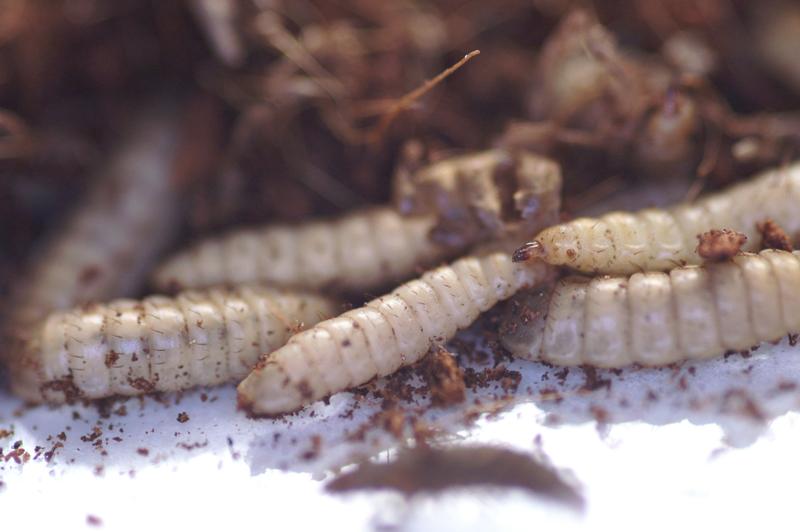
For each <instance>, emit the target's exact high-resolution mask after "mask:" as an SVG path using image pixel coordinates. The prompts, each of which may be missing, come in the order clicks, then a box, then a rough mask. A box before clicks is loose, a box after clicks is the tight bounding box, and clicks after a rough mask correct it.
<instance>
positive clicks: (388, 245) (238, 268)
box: [153, 207, 458, 292]
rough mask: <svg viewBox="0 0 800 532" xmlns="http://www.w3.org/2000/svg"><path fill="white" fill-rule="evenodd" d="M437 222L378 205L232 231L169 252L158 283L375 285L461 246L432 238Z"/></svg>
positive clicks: (342, 288) (168, 286)
mask: <svg viewBox="0 0 800 532" xmlns="http://www.w3.org/2000/svg"><path fill="white" fill-rule="evenodd" d="M432 227H433V219H431V218H428V217H410V218H404V217H402V216H400V215H399V214H397V213H396V212H394V210H392V209H391V208H389V207H379V208H373V209H368V210H363V211H358V212H355V213H352V214H349V215H346V216H344V217H342V218H339V219H336V220H320V221H314V222H309V223H304V224H299V225H269V226H266V227H262V228H252V229H245V230H238V231H233V232H231V233H228V234H227V235H223V236H221V237H219V238H210V239H207V240H204V241H201V242H199V243H198V244H196V245H195V246H193V247H191V248H190V249H188V250H186V251H182V252H179V253H177V254H176V255H174V256H173V257H171V258H169V259H167V261H166V262H164V263H163V264H162V265H161V267H160V268H159V269H158V270H157V271H156V273H155V276H154V278H153V284H154V285H155V287H156V288H157V289H158V290H160V291H174V290H175V289H176V288H177V289H183V288H200V287H206V286H213V285H218V284H236V283H243V282H268V283H270V284H274V285H278V286H291V287H301V288H308V289H331V290H333V291H337V292H357V291H362V290H368V289H371V288H376V287H379V286H381V285H383V284H387V283H390V282H392V281H398V280H401V279H404V278H408V277H409V276H411V275H412V274H413V273H414V271H415V269H416V268H417V267H418V266H431V265H433V264H435V263H436V262H438V261H440V260H445V259H447V258H448V257H449V256H451V255H452V254H454V253H455V252H457V251H458V250H454V249H452V248H446V247H442V246H437V245H436V244H434V243H432V242H430V240H429V238H428V232H429V231H430V230H431V228H432Z"/></svg>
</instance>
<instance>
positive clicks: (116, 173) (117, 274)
mask: <svg viewBox="0 0 800 532" xmlns="http://www.w3.org/2000/svg"><path fill="white" fill-rule="evenodd" d="M177 126H178V123H177V120H176V117H175V116H174V113H170V112H165V111H164V110H163V109H162V108H161V107H157V108H153V109H149V110H146V111H145V112H143V113H142V117H141V118H140V119H139V120H138V122H137V123H135V124H134V125H133V127H132V128H131V130H130V131H129V132H128V135H127V137H126V138H123V139H122V140H121V142H120V148H119V149H118V150H117V152H116V153H114V154H112V156H111V157H110V159H109V161H108V163H107V166H105V167H104V168H102V169H101V170H100V171H99V175H98V176H97V184H96V185H95V187H94V188H93V189H92V190H91V191H90V193H89V197H88V198H87V200H86V202H85V203H84V204H83V205H81V206H80V207H79V208H78V209H77V210H76V211H75V212H74V213H73V215H72V217H71V218H69V219H68V220H67V221H66V223H64V224H63V226H62V227H61V228H60V230H59V232H58V233H57V234H54V235H51V238H50V239H49V240H47V241H46V243H45V245H44V246H43V248H42V249H40V250H39V253H37V254H35V256H34V260H33V261H32V262H31V265H30V267H29V270H28V273H27V275H26V277H25V279H23V280H21V282H20V283H19V287H18V289H17V290H16V291H15V293H14V297H13V300H12V302H11V303H10V304H9V305H8V308H7V311H8V315H9V321H10V323H11V325H10V327H11V329H12V330H11V333H12V334H13V335H15V336H16V335H18V334H23V335H24V334H25V332H26V330H27V329H28V328H29V327H30V326H32V325H33V324H34V323H36V322H37V321H39V320H40V319H42V318H43V317H44V316H46V315H47V314H48V313H50V312H51V311H53V310H56V309H64V308H70V307H72V306H75V305H79V304H81V303H85V302H89V301H101V300H106V299H109V298H111V297H123V296H128V295H133V293H134V292H136V291H137V290H138V289H139V288H140V287H141V284H142V281H143V280H144V279H145V278H146V273H145V272H146V270H148V269H149V268H150V267H152V264H153V262H154V261H155V257H156V256H157V255H158V254H159V253H160V252H161V251H163V250H164V248H165V247H166V246H167V244H168V243H169V242H170V240H171V238H172V236H173V234H174V233H175V230H176V228H177V223H176V222H177V198H176V195H175V193H174V191H173V190H172V186H171V184H170V180H169V172H170V170H171V167H170V164H171V162H172V157H173V154H174V148H175V144H176V138H177ZM3 351H7V350H3Z"/></svg>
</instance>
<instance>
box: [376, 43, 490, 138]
mask: <svg viewBox="0 0 800 532" xmlns="http://www.w3.org/2000/svg"><path fill="white" fill-rule="evenodd" d="M480 53H481V51H480V50H473V51H471V52H470V53H468V54H467V55H465V56H464V57H462V58H461V60H459V61H458V62H457V63H456V64H454V65H453V66H451V67H450V68H447V69H446V70H444V71H442V72H441V73H439V74H438V75H437V76H436V77H435V78H433V79H429V80H426V81H425V83H423V84H422V85H421V86H419V87H417V88H416V89H414V90H413V91H411V92H409V93H408V94H406V95H405V96H403V97H402V98H400V99H399V100H397V102H396V103H395V104H394V105H393V106H392V108H391V109H389V111H388V112H387V113H386V114H384V115H383V117H382V118H381V121H380V122H379V123H378V125H377V126H376V127H375V128H374V129H373V130H372V132H371V133H370V134H369V136H368V140H369V142H370V143H373V144H377V143H378V142H380V140H381V139H382V138H383V135H384V134H385V133H386V130H387V129H388V128H389V126H390V125H391V124H392V122H393V121H394V119H395V118H397V115H399V114H400V113H401V112H403V111H404V110H406V109H408V108H409V107H410V106H411V104H412V103H414V102H415V101H416V100H418V99H420V98H421V97H423V96H424V95H425V94H427V93H428V92H429V91H430V90H431V89H433V88H434V87H435V86H436V85H438V84H439V83H441V82H442V81H444V80H445V79H447V78H448V77H449V76H450V75H451V74H453V73H454V72H455V71H456V70H458V69H459V68H461V67H462V66H464V65H465V64H466V63H467V62H468V61H469V60H470V59H472V58H473V57H475V56H477V55H479V54H480Z"/></svg>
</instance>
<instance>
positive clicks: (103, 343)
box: [7, 120, 561, 413]
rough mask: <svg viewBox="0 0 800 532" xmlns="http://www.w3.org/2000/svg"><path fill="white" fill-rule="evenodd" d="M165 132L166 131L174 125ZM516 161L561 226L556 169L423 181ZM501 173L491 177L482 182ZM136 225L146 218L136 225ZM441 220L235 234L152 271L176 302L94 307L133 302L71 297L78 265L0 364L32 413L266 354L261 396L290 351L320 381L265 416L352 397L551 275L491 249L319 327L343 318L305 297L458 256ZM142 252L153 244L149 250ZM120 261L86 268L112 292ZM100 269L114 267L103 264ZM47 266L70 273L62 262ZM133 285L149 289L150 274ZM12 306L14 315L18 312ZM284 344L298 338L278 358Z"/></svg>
mask: <svg viewBox="0 0 800 532" xmlns="http://www.w3.org/2000/svg"><path fill="white" fill-rule="evenodd" d="M159 123H160V124H161V125H162V126H163V127H166V124H168V123H169V121H168V120H164V121H162V122H159ZM137 138H138V137H137ZM140 155H141V156H145V155H147V154H140ZM159 161H160V162H161V166H160V167H159V169H158V170H159V172H157V174H158V175H159V176H161V177H162V178H163V177H164V175H165V172H166V169H167V168H168V162H169V157H161V159H159ZM508 161H519V164H515V165H514V166H515V168H516V170H515V171H516V172H521V173H526V175H521V176H519V180H520V182H528V183H530V182H533V181H538V182H541V186H538V187H533V189H535V190H536V194H537V195H538V197H537V198H536V199H535V201H536V202H538V201H539V199H540V200H541V202H540V203H538V205H540V207H536V204H532V206H531V207H530V210H531V213H530V214H531V215H539V214H540V211H543V210H544V209H545V208H546V209H548V212H547V213H546V214H542V216H544V217H545V218H547V219H549V220H553V219H554V218H555V216H556V215H557V213H558V210H559V201H560V185H561V182H560V175H559V174H558V167H557V165H555V164H554V163H552V162H550V161H547V160H545V159H541V158H538V157H535V156H532V155H526V154H513V155H512V154H509V153H504V152H499V151H497V150H495V151H492V152H487V153H479V154H476V155H472V156H464V157H456V158H453V159H450V160H444V161H441V162H439V163H436V164H435V165H431V166H430V167H428V168H427V169H426V171H427V172H428V173H429V175H432V176H437V175H442V176H446V175H452V174H453V173H456V174H460V173H461V172H462V171H463V170H461V168H464V169H473V168H475V167H476V166H478V167H479V166H481V165H496V164H506V163H507V162H508ZM112 162H113V160H112ZM493 172H494V170H493V168H487V169H485V170H484V173H488V174H492V173H493ZM554 172H555V173H554ZM130 173H131V172H128V174H130ZM117 179H119V178H118V177H117V174H113V175H112V176H111V177H109V179H107V180H106V181H110V182H112V183H113V182H114V181H115V180H117ZM165 183H168V180H166V179H153V186H154V187H155V185H156V184H158V185H159V186H161V187H162V188H163V187H164V185H165ZM167 188H168V187H167ZM139 194H140V195H141V194H142V192H140V193H139ZM530 196H531V193H528V197H530ZM160 197H164V198H170V197H172V198H174V195H168V194H164V195H163V196H160ZM126 198H127V197H126V196H116V197H115V198H110V199H109V201H112V204H111V205H106V207H105V208H106V209H108V210H111V211H114V210H118V209H122V208H124V202H126V201H129V200H128V199H126ZM141 200H142V198H141V197H138V198H137V199H136V202H137V205H142V204H143V202H142V201H141ZM114 201H116V202H117V203H119V204H114V203H113V202H114ZM130 201H133V200H130ZM532 201H534V200H533V199H531V200H529V201H528V203H529V204H531V202H532ZM145 203H146V202H145ZM92 205H93V204H92ZM92 205H90V206H84V207H83V209H82V210H79V211H78V215H79V216H83V217H86V213H87V212H91V211H92V209H94V208H96V207H94V206H92ZM171 207H173V208H174V205H172V206H171ZM140 218H141V219H147V216H146V215H145V214H144V213H142V214H141V215H140ZM104 221H105V224H106V225H105V227H104V228H103V229H102V230H103V231H107V232H115V233H117V234H119V235H128V236H129V238H130V239H135V238H136V235H138V234H139V232H138V231H134V228H135V227H138V226H137V225H136V224H138V223H139V222H136V223H129V222H128V221H127V219H126V218H120V219H117V220H115V219H114V218H112V217H108V216H107V217H106V219H105V220H104ZM151 223H153V224H156V223H157V221H151ZM434 223H435V219H434V218H431V217H428V216H410V217H402V216H400V215H398V214H396V213H395V212H394V211H393V210H392V209H390V208H388V207H386V208H373V209H368V210H363V211H357V212H354V213H351V214H349V215H346V216H344V217H343V218H340V219H338V220H332V221H310V222H307V223H304V224H300V225H293V226H290V225H271V226H266V227H260V228H252V229H244V230H239V231H236V232H233V233H230V234H228V235H223V236H222V237H218V238H211V239H208V240H205V241H202V242H199V243H198V244H196V245H195V246H194V247H192V248H190V249H189V250H187V251H182V252H178V253H177V254H176V255H175V256H173V257H171V258H168V259H167V260H166V261H165V262H164V263H162V264H161V266H160V267H158V268H156V270H155V274H154V277H153V284H154V285H155V286H156V287H157V288H158V289H160V290H161V291H179V293H178V294H177V295H176V296H174V297H166V296H151V297H148V298H145V299H143V300H132V299H118V300H113V301H112V302H110V303H107V304H101V303H96V301H102V300H109V299H114V298H116V297H118V296H120V295H126V294H127V293H129V292H128V291H127V290H126V291H125V292H124V293H123V292H122V291H120V290H117V289H115V288H114V287H111V286H109V287H108V288H107V289H105V290H103V291H98V292H94V293H90V294H87V297H85V298H84V297H77V296H76V295H74V294H78V293H80V291H79V290H74V287H75V286H76V283H79V282H80V281H81V279H80V277H81V274H80V269H81V267H83V266H81V267H70V268H69V271H66V273H65V274H63V275H61V276H60V279H61V281H62V285H61V286H60V288H59V287H58V286H56V287H52V288H53V290H54V291H55V292H59V291H60V293H61V294H62V299H63V301H60V302H59V303H58V304H53V303H46V304H45V303H42V304H39V305H38V306H37V308H36V312H35V313H33V314H32V315H31V317H27V316H28V313H27V312H26V314H25V315H26V319H25V320H23V319H21V318H18V319H14V320H12V321H11V323H12V324H15V327H13V328H12V329H11V331H10V332H9V336H10V337H11V338H12V339H13V342H12V343H13V346H14V347H13V349H12V350H10V357H9V358H8V360H7V362H8V366H9V368H10V369H11V375H12V379H11V381H12V389H13V390H14V391H15V392H16V393H17V394H18V395H20V396H21V397H23V398H25V399H27V400H29V401H31V402H50V403H59V402H65V401H70V400H73V399H76V398H86V399H95V398H101V397H107V396H111V395H137V394H142V393H147V392H152V391H176V390H181V389H186V388H190V387H193V386H198V385H214V384H221V383H224V382H229V381H239V380H241V379H242V378H244V377H245V376H247V375H248V374H249V373H250V371H251V370H252V369H253V367H254V366H256V363H257V362H258V360H259V358H260V357H265V358H264V359H263V360H264V362H262V363H261V364H260V365H258V366H257V369H256V370H255V371H254V372H253V373H252V377H251V378H249V379H248V380H247V383H248V384H243V385H242V386H243V390H246V389H250V388H253V387H255V388H256V389H260V388H263V386H262V385H260V384H259V382H261V379H266V381H270V378H271V377H270V371H269V370H268V368H270V367H273V368H279V369H278V370H277V371H279V372H280V373H281V374H283V372H285V371H286V368H284V366H283V364H280V363H277V364H276V363H270V362H269V361H271V360H276V361H281V360H284V358H285V355H284V354H281V353H293V352H296V351H297V350H298V349H300V350H301V351H303V350H304V352H305V353H307V354H306V355H303V356H302V357H300V358H295V359H292V360H289V364H290V365H292V367H294V368H296V369H298V370H299V371H306V372H308V371H311V370H312V368H319V369H318V370H316V372H314V373H312V375H313V377H312V376H309V377H308V378H304V377H302V376H301V375H299V374H298V373H297V371H295V372H293V373H292V375H294V376H297V378H296V379H290V380H288V381H286V382H282V381H281V389H272V390H265V391H264V397H263V401H266V402H267V403H271V402H274V401H275V398H274V397H272V396H271V395H270V394H272V393H277V394H278V395H280V396H281V397H283V399H279V402H282V403H283V404H284V405H285V408H286V409H292V410H293V409H297V408H299V407H301V406H302V405H303V404H305V402H306V401H307V400H309V398H312V397H313V398H319V397H322V396H325V395H328V394H330V393H333V392H336V391H339V390H342V389H346V388H348V387H350V386H354V385H357V384H360V383H363V382H366V381H367V380H369V379H371V378H373V377H375V376H378V375H387V374H389V373H391V372H393V371H395V370H396V369H397V368H399V367H400V366H403V365H406V364H411V363H413V362H414V361H416V360H418V359H419V358H421V357H422V356H423V355H424V354H425V353H426V352H427V351H428V350H429V349H430V348H431V346H433V345H435V344H440V343H443V342H445V341H447V339H449V338H450V337H452V336H453V334H454V333H455V331H456V330H457V329H460V328H463V327H466V326H468V325H469V324H470V323H472V322H473V321H474V320H475V318H476V317H477V316H478V315H479V314H480V313H481V312H483V311H485V310H487V309H488V308H489V307H491V306H492V305H494V304H495V303H496V302H497V301H499V300H501V299H505V298H507V297H509V296H511V295H513V294H514V293H516V292H517V291H518V290H519V289H520V288H521V287H527V286H534V285H536V284H538V283H539V282H542V281H544V280H547V279H548V278H549V275H550V272H551V269H550V268H548V267H547V266H545V265H544V264H541V263H540V264H534V265H524V264H520V265H515V264H513V263H512V262H511V259H510V253H509V250H510V249H512V248H509V250H506V251H504V252H495V253H489V252H488V251H487V252H486V253H485V255H482V256H480V257H467V258H464V259H460V260H458V261H456V262H455V263H453V264H452V265H451V266H445V267H441V268H437V269H433V270H431V271H429V272H428V273H426V274H425V275H423V276H422V278H421V279H418V280H416V281H411V282H409V283H408V284H405V285H402V286H401V287H400V288H398V289H396V290H395V291H394V292H393V293H392V294H390V295H387V296H384V297H381V298H378V299H377V300H375V301H372V302H370V303H368V304H367V305H366V306H365V307H363V308H358V309H356V310H352V311H350V312H348V313H346V314H344V315H343V316H341V317H339V318H335V319H333V320H329V321H322V320H325V319H327V318H330V317H332V316H335V315H336V309H337V307H338V304H337V303H336V301H335V300H334V299H331V298H330V297H328V296H325V295H322V294H321V293H314V292H309V291H308V290H320V291H322V292H335V293H339V292H346V293H351V294H352V293H358V292H361V293H363V292H364V291H367V290H372V289H374V288H376V287H381V286H385V285H387V284H391V283H396V282H397V281H398V280H404V279H408V278H409V277H411V276H412V275H413V274H414V272H415V271H416V270H417V268H419V267H420V266H430V265H433V264H435V263H437V262H440V261H442V260H444V259H447V258H448V257H452V256H453V255H454V254H456V253H459V252H463V249H458V248H452V247H445V246H440V245H437V244H434V243H432V242H431V239H430V238H429V232H430V231H431V228H432V227H433V225H434ZM101 225H102V224H101ZM167 225H168V224H167V223H166V222H165V223H164V225H163V226H161V227H159V228H158V229H160V230H163V231H166V230H167V229H168V227H167ZM542 227H543V226H542V225H539V226H538V228H542ZM129 233H130V234H129ZM76 234H78V233H77V232H76V231H69V230H67V231H64V232H63V234H61V235H59V236H57V237H55V238H53V239H52V240H51V241H50V243H49V246H51V247H65V246H66V245H67V243H70V242H71V243H72V244H71V245H75V244H74V240H75V235H76ZM130 239H129V242H131V240H130ZM122 240H124V238H123V239H122ZM140 241H141V244H142V245H149V244H148V242H149V241H146V239H144V238H141V239H140ZM102 242H104V241H101V244H102ZM137 242H138V241H137ZM466 243H467V244H470V245H477V244H480V235H478V234H475V235H473V236H472V237H471V239H468V240H467V241H466ZM87 245H88V244H87ZM113 245H115V246H116V245H118V242H116V241H115V242H114V244H113ZM507 245H508V244H507ZM492 247H495V248H496V247H498V245H493V246H492ZM115 253H116V252H115V250H114V249H113V246H104V245H100V246H98V249H92V250H89V252H88V253H87V257H89V258H88V259H86V260H85V261H84V262H85V263H87V264H88V265H94V264H95V263H101V264H102V265H103V266H104V269H103V271H104V272H106V273H107V274H108V275H109V277H111V278H113V279H116V278H118V277H121V276H122V275H128V273H127V272H124V268H112V267H110V262H111V261H110V257H111V256H113V255H114V254H115ZM105 257H109V259H108V260H105V261H101V260H100V259H103V258H105ZM92 258H93V259H95V260H94V262H93V261H92V260H91V259H92ZM107 263H108V264H107ZM105 266H108V268H105ZM52 268H55V269H58V268H61V270H64V268H63V266H56V265H55V264H54V265H52ZM115 272H116V276H117V277H115ZM38 277H41V275H39V276H38ZM135 279H136V280H137V282H139V283H141V282H142V281H143V277H142V276H141V275H139V276H136V277H135ZM40 281H41V279H40V278H37V276H32V278H31V279H30V280H29V282H27V283H25V284H24V285H23V286H24V287H26V288H25V289H23V290H21V296H20V300H23V299H24V296H25V295H26V290H27V294H30V293H31V291H32V288H27V287H34V286H38V283H39V282H40ZM19 308H21V307H18V308H17V309H12V312H11V314H12V315H14V314H15V313H14V310H19ZM318 322H321V323H319V326H318V327H314V328H312V329H311V330H310V331H307V332H308V334H307V335H303V334H302V333H301V331H303V330H304V329H306V328H308V327H311V326H314V325H315V324H317V323H318ZM23 323H24V326H23ZM290 338H291V339H292V341H291V342H290V343H289V344H288V345H287V346H286V347H282V346H284V344H286V342H287V340H289V339H290ZM332 338H333V339H335V341H333V342H332V341H331V339H332ZM300 345H302V346H303V347H298V346H300ZM282 349H283V351H282ZM309 357H311V358H309ZM314 364H316V365H314ZM302 368H305V369H302ZM331 372H332V375H328V373H331ZM298 397H299V399H298ZM261 401H262V398H261V397H255V398H253V399H252V400H251V399H249V398H248V397H247V395H246V393H244V392H243V393H242V403H243V404H252V405H253V411H254V412H257V413H279V412H280V411H281V410H276V409H274V408H273V409H272V410H264V409H260V408H259V407H258V405H259V404H260V403H261Z"/></svg>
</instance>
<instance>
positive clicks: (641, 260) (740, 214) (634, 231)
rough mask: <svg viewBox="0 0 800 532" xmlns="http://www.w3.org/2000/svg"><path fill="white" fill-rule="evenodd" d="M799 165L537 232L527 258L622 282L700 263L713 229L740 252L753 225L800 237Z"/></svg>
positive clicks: (751, 242)
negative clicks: (698, 194)
mask: <svg viewBox="0 0 800 532" xmlns="http://www.w3.org/2000/svg"><path fill="white" fill-rule="evenodd" d="M798 205H800V163H798V162H795V163H793V164H792V165H790V166H787V167H782V168H777V169H773V170H768V171H766V172H764V173H762V174H759V175H758V176H756V177H755V178H753V179H751V180H750V181H748V182H745V183H741V184H739V185H736V186H733V187H731V188H729V189H727V190H725V191H722V192H719V193H716V194H711V195H709V196H707V197H705V198H703V199H700V200H698V201H697V202H694V203H689V204H681V205H677V206H675V207H673V208H671V209H666V210H664V209H644V210H642V211H638V212H635V213H628V212H621V211H616V212H611V213H608V214H606V215H604V216H602V217H600V218H577V219H575V220H572V221H571V222H568V223H564V224H559V225H555V226H552V227H549V228H547V229H545V230H543V231H541V232H540V233H539V234H538V235H537V236H536V240H535V242H536V243H537V244H538V245H537V246H536V251H535V253H530V254H529V256H530V257H536V258H537V259H542V260H544V261H546V262H548V263H550V264H553V265H564V266H568V267H569V268H572V269H574V270H577V271H581V272H592V273H604V274H612V275H626V274H631V273H635V272H639V271H667V270H670V269H672V268H675V267H677V266H683V265H686V264H700V263H701V262H702V260H701V258H700V257H699V256H698V255H697V253H696V251H695V249H696V247H697V235H699V234H701V233H704V232H706V231H709V230H711V229H723V228H724V229H730V230H733V231H738V232H740V233H744V234H745V235H746V236H747V242H746V243H745V244H744V246H743V247H742V250H743V251H754V250H756V249H758V246H759V243H760V242H761V238H760V237H759V232H758V228H757V224H758V222H761V221H763V220H764V219H766V218H771V219H772V220H774V221H775V222H776V223H777V224H778V225H780V226H781V227H782V228H783V229H784V230H785V231H786V232H787V233H788V234H790V235H792V234H796V233H797V232H798V231H800V210H798V208H797V206H798Z"/></svg>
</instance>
